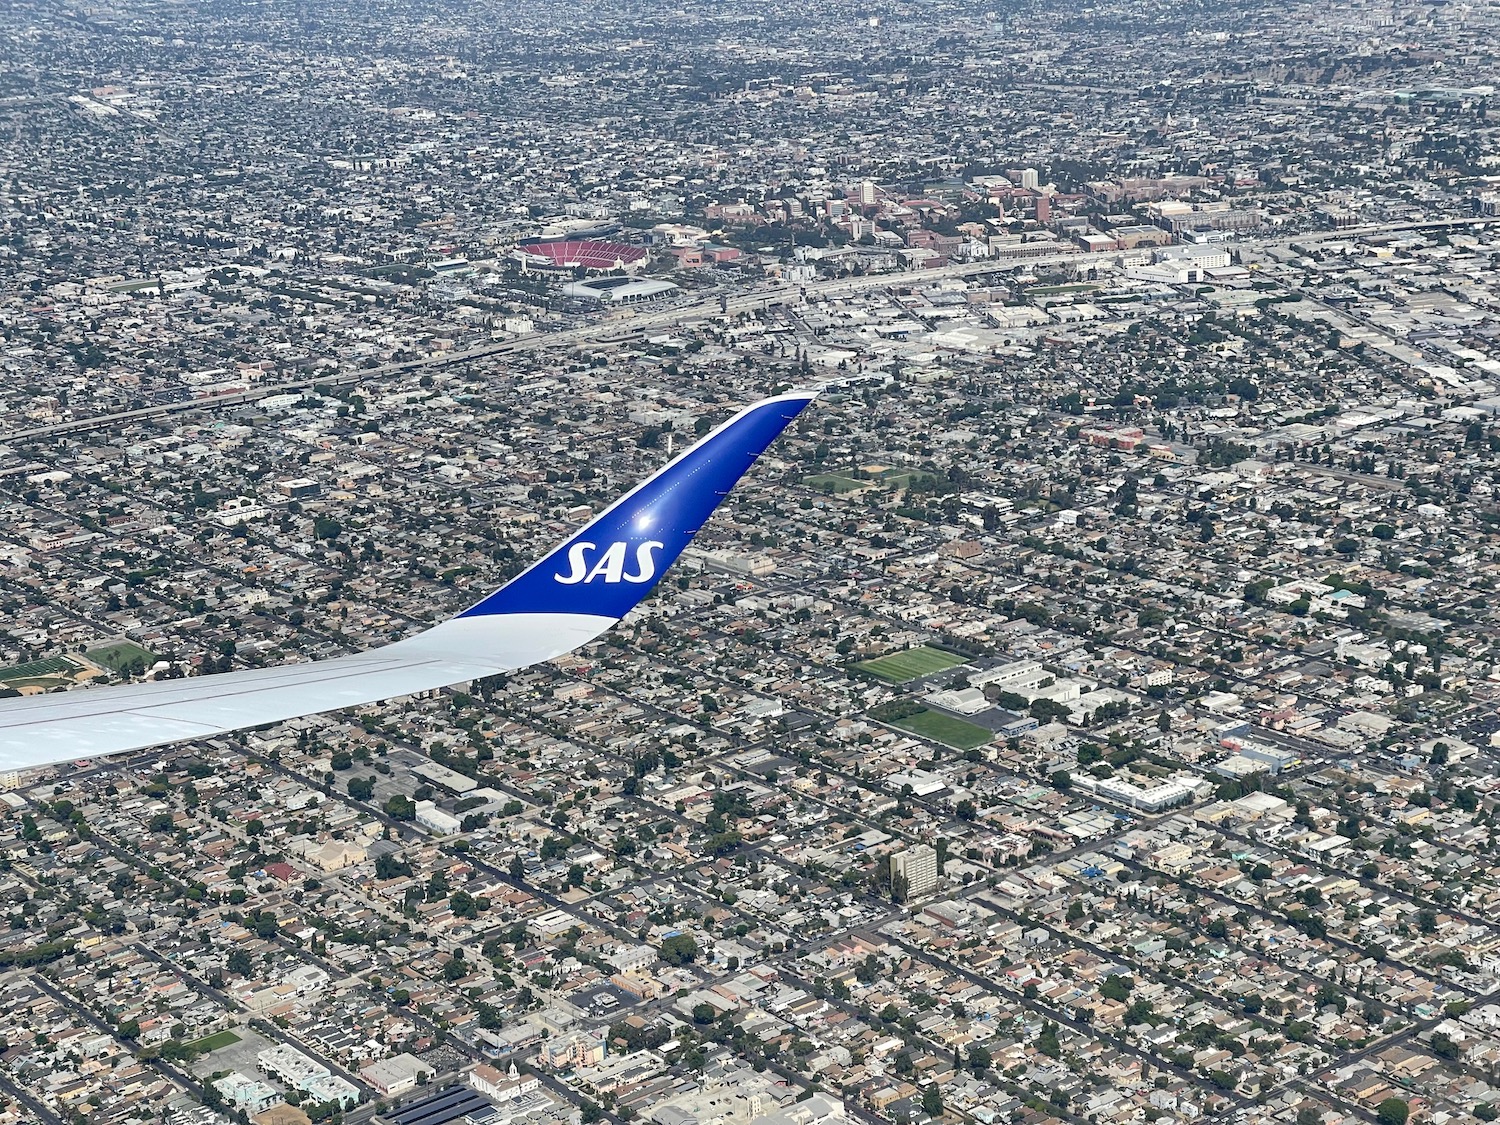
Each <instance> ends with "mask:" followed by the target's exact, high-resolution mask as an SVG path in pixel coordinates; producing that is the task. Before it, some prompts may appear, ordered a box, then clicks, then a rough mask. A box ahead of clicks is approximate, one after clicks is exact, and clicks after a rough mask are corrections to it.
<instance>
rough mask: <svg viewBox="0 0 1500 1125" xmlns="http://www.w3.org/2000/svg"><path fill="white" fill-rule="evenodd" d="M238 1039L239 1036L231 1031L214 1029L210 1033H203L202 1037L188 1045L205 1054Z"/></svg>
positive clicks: (236, 1041)
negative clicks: (214, 1030)
mask: <svg viewBox="0 0 1500 1125" xmlns="http://www.w3.org/2000/svg"><path fill="white" fill-rule="evenodd" d="M239 1041H240V1037H239V1036H238V1035H236V1034H235V1033H234V1032H232V1031H216V1032H214V1033H213V1034H212V1035H205V1036H204V1037H203V1038H202V1039H194V1040H193V1041H192V1042H191V1043H189V1044H188V1046H189V1047H190V1048H191V1049H192V1050H194V1051H201V1052H203V1053H204V1054H205V1055H206V1054H208V1053H209V1052H210V1051H217V1050H218V1049H219V1048H221V1047H227V1046H229V1045H230V1044H231V1043H238V1042H239Z"/></svg>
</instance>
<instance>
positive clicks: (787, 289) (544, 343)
mask: <svg viewBox="0 0 1500 1125" xmlns="http://www.w3.org/2000/svg"><path fill="white" fill-rule="evenodd" d="M1496 221H1500V220H1486V219H1476V218H1463V219H1430V220H1423V221H1418V222H1402V223H1373V224H1369V225H1366V226H1359V227H1349V228H1346V229H1344V230H1333V231H1314V232H1305V233H1297V234H1284V235H1278V236H1276V237H1274V238H1265V239H1255V240H1253V241H1246V242H1240V243H1235V244H1234V248H1235V249H1239V250H1260V249H1266V248H1269V247H1282V248H1288V247H1291V246H1292V245H1308V244H1315V243H1319V242H1327V241H1347V240H1349V239H1351V238H1360V237H1363V236H1365V235H1373V234H1401V233H1411V232H1416V231H1422V230H1444V229H1452V228H1454V227H1460V226H1480V225H1492V224H1493V223H1495V222H1496ZM1121 253H1122V252H1121V251H1118V250H1102V251H1097V252H1085V251H1080V250H1074V249H1071V248H1067V249H1062V250H1059V251H1058V252H1057V253H1053V254H1042V255H1036V256H1019V255H1014V254H999V255H996V256H995V257H991V258H986V259H983V260H981V261H976V262H955V263H953V264H950V265H946V266H938V267H936V268H934V269H925V270H904V271H899V272H893V273H877V274H867V275H865V276H864V277H840V278H830V279H825V280H821V281H809V282H805V283H789V282H787V283H784V282H774V281H773V282H765V283H761V284H759V285H757V286H755V287H753V288H751V289H749V290H747V291H746V292H744V293H742V294H740V295H739V296H736V297H729V298H727V299H726V298H723V297H722V296H721V295H718V294H715V295H714V296H711V297H706V298H704V299H702V300H699V301H695V302H691V303H689V304H685V305H674V306H671V307H668V308H660V309H653V310H651V311H648V312H639V313H637V314H636V315H634V316H632V317H631V318H630V319H628V320H595V321H590V322H589V323H587V324H581V325H578V326H577V327H574V328H567V329H563V330H562V331H560V332H533V333H531V334H529V335H525V336H517V337H515V338H514V339H510V340H487V341H485V342H484V343H481V344H475V345H473V346H471V347H468V348H461V349H458V350H455V351H451V352H440V353H436V354H433V355H429V356H424V357H421V358H419V359H409V360H402V361H400V362H396V363H387V364H382V365H380V366H377V367H369V368H356V369H351V370H348V371H342V372H339V373H337V374H332V375H321V376H317V377H314V378H301V379H292V380H277V381H275V382H270V383H263V384H261V385H260V386H257V387H252V388H250V389H248V390H245V391H241V392H237V393H234V394H225V395H217V396H214V397H212V398H199V399H185V400H182V401H177V402H162V403H155V404H153V405H150V406H143V407H138V408H135V409H132V410H121V411H113V412H110V413H107V414H96V415H92V416H90V417H86V418H69V419H63V420H61V421H57V422H49V423H47V424H45V425H41V426H33V427H29V428H26V429H18V430H12V431H10V432H9V433H5V432H3V431H0V442H4V443H15V442H26V441H35V440H38V439H46V438H52V437H57V436H61V435H64V434H73V433H84V432H87V431H91V430H100V429H111V428H115V427H118V426H122V425H127V424H129V423H131V422H138V421H144V420H147V419H152V418H167V417H171V416H173V415H177V414H190V413H193V412H196V411H201V410H218V409H223V408H226V407H234V406H242V405H245V404H247V403H253V402H258V401H260V400H261V399H265V398H270V397H272V396H274V395H283V394H300V393H304V392H306V391H310V390H312V389H313V388H314V387H317V386H335V387H343V386H353V385H357V384H360V383H367V382H379V381H381V380H383V379H387V378H389V377H391V376H393V375H401V374H404V373H407V372H411V371H420V370H433V369H439V368H443V367H451V366H454V365H456V364H463V363H469V362H472V361H475V360H482V359H490V358H496V357H502V356H507V355H520V354H525V353H527V352H532V351H537V350H539V349H543V348H546V349H554V348H561V349H567V348H572V347H578V346H581V345H585V344H609V343H620V342H623V341H625V340H629V339H631V338H634V337H638V336H640V335H641V334H643V333H644V332H646V331H648V330H650V329H653V328H672V327H679V326H682V325H685V324H692V323H697V322H701V321H704V320H709V319H712V318H714V317H718V316H734V315H737V314H739V313H743V312H750V311H753V310H755V309H757V308H764V307H767V306H770V305H777V304H797V303H800V302H802V301H805V300H807V299H809V298H814V297H822V298H838V297H853V296H857V295H859V294H863V293H869V292H872V291H876V290H880V289H893V288H901V287H903V286H909V285H919V284H926V283H931V282H933V281H941V280H949V279H955V278H972V277H981V276H983V275H985V274H993V273H1007V272H1012V271H1014V270H1017V269H1034V268H1036V267H1039V266H1057V265H1069V266H1071V267H1073V268H1074V269H1075V270H1076V269H1080V268H1081V269H1087V268H1089V267H1090V266H1091V265H1105V264H1118V263H1119V261H1120V255H1121Z"/></svg>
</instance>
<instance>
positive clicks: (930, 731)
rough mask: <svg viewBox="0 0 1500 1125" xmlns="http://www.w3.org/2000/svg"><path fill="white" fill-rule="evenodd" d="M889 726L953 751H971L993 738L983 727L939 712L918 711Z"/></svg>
mask: <svg viewBox="0 0 1500 1125" xmlns="http://www.w3.org/2000/svg"><path fill="white" fill-rule="evenodd" d="M891 726H893V727H900V728H901V729H902V730H909V731H911V733H912V734H919V735H921V736H922V737H923V738H930V739H932V740H933V741H934V742H941V743H942V744H943V745H944V746H951V747H953V748H954V749H955V750H972V749H973V748H974V747H976V746H983V745H984V744H985V743H987V742H991V741H993V740H994V738H995V736H994V734H993V733H991V732H990V731H987V730H985V729H984V728H983V727H977V726H975V725H974V724H973V723H966V722H964V721H963V720H962V719H955V718H953V716H951V715H944V714H943V713H942V712H940V711H918V712H917V713H916V714H915V715H908V716H907V717H906V718H904V719H898V720H896V721H895V722H894V723H892V724H891Z"/></svg>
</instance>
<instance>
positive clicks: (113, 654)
mask: <svg viewBox="0 0 1500 1125" xmlns="http://www.w3.org/2000/svg"><path fill="white" fill-rule="evenodd" d="M84 655H85V656H87V657H88V658H89V659H90V660H92V661H93V662H94V663H95V664H98V665H100V666H101V667H104V668H108V669H109V670H110V671H111V672H118V671H120V669H122V668H124V667H125V666H126V665H127V664H137V665H139V666H140V667H141V668H142V669H145V668H149V667H151V665H153V664H155V663H156V655H155V653H153V652H151V651H150V650H149V649H144V648H142V647H141V646H140V645H137V644H131V643H130V642H129V641H114V642H113V643H111V644H107V645H100V646H99V647H98V648H91V649H89V651H88V652H86V653H84Z"/></svg>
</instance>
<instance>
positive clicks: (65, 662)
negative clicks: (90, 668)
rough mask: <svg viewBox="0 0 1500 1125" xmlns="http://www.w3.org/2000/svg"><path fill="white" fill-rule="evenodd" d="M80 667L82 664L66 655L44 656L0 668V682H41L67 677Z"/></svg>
mask: <svg viewBox="0 0 1500 1125" xmlns="http://www.w3.org/2000/svg"><path fill="white" fill-rule="evenodd" d="M82 667H83V665H82V664H80V663H78V661H76V660H70V659H69V658H68V657H66V656H44V657H43V658H42V659H40V660H32V661H30V662H29V663H26V664H16V665H14V666H13V667H10V668H0V683H6V684H10V685H11V686H13V687H26V686H29V685H31V684H42V683H43V682H44V681H48V680H52V679H54V678H66V677H69V676H71V675H72V674H73V673H74V672H77V671H78V670H79V669H81V668H82Z"/></svg>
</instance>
